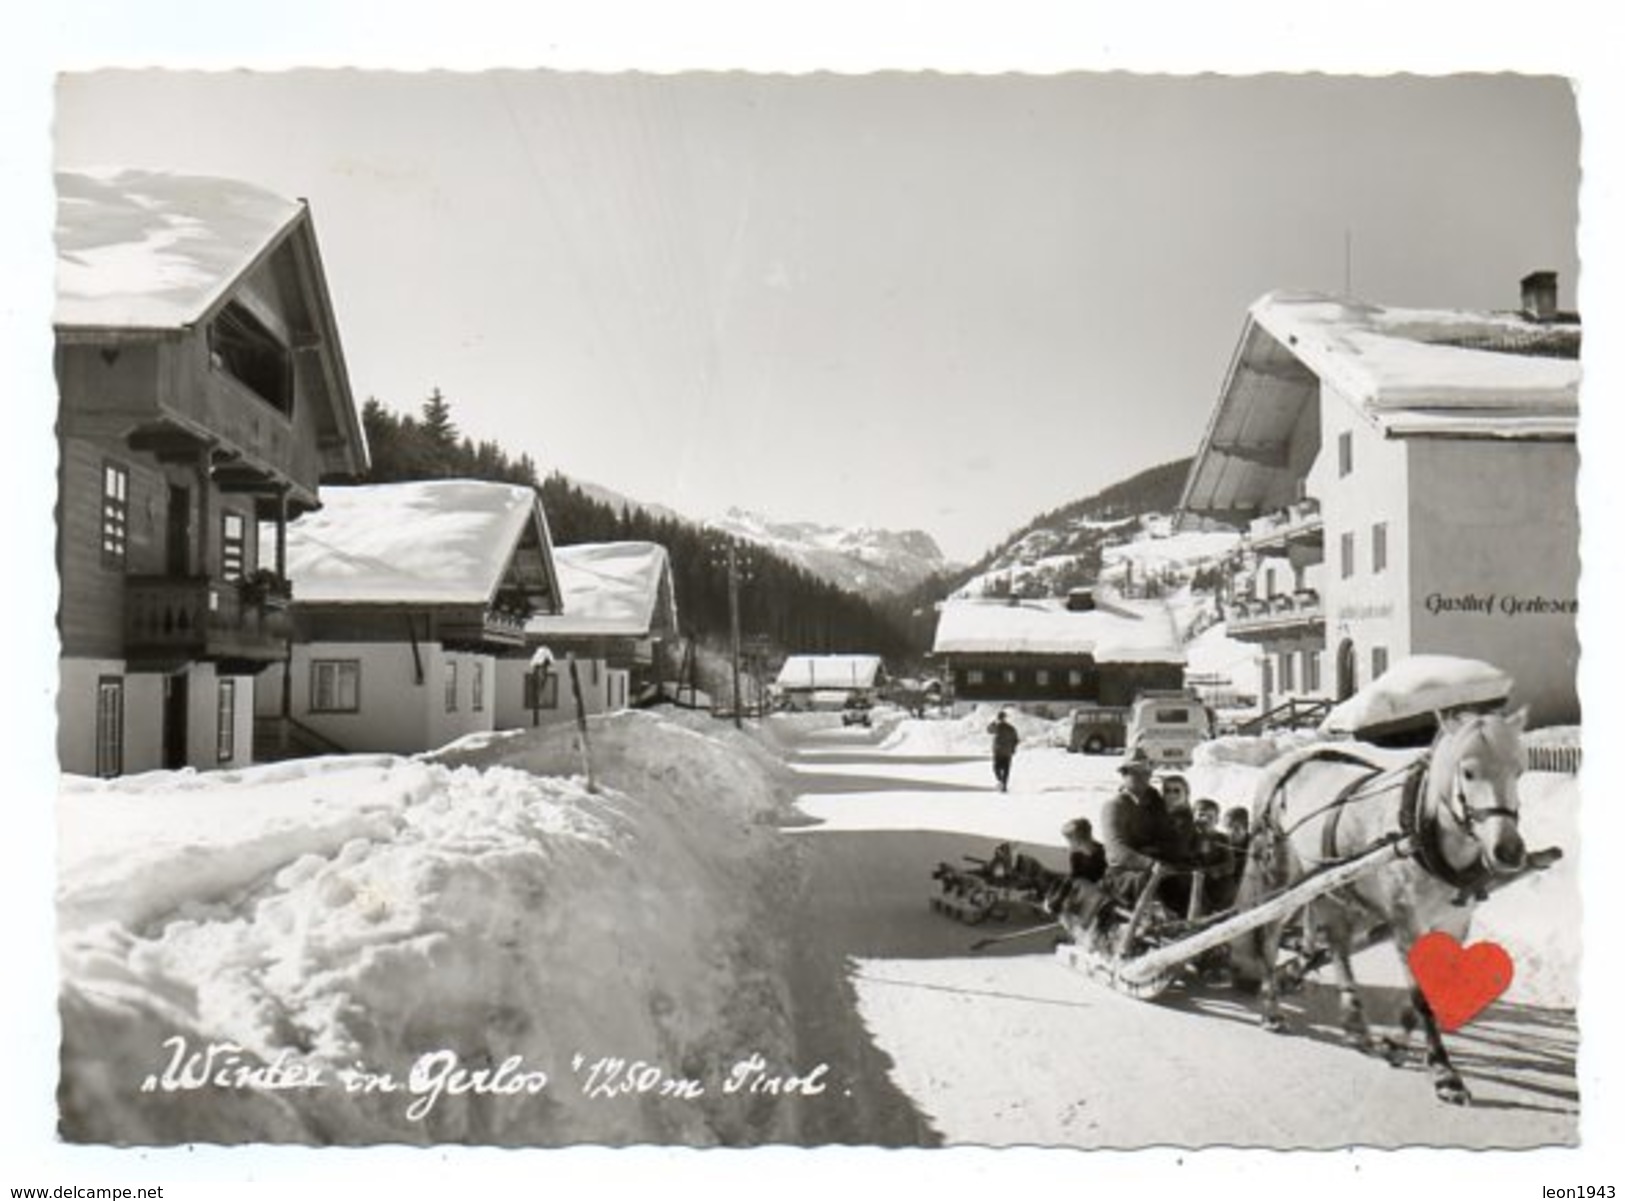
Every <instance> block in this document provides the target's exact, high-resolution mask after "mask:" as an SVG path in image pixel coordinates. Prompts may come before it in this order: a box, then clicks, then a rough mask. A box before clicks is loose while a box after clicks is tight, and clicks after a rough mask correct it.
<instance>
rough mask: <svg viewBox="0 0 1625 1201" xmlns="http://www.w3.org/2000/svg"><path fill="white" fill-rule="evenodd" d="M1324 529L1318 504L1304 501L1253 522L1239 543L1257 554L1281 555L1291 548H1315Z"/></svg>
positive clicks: (1317, 502) (1296, 502)
mask: <svg viewBox="0 0 1625 1201" xmlns="http://www.w3.org/2000/svg"><path fill="white" fill-rule="evenodd" d="M1324 529H1325V522H1324V521H1323V520H1322V519H1321V515H1320V502H1319V501H1318V500H1314V499H1305V500H1300V501H1295V502H1293V503H1292V504H1291V505H1289V506H1288V507H1286V508H1285V509H1280V510H1278V511H1276V512H1274V513H1266V514H1264V515H1263V516H1262V517H1258V518H1256V519H1254V521H1253V522H1252V524H1251V525H1249V526H1248V527H1247V533H1246V534H1245V535H1244V537H1243V539H1242V543H1243V545H1244V546H1245V547H1247V548H1248V549H1250V550H1253V551H1255V552H1257V553H1258V554H1270V553H1275V554H1284V553H1285V552H1286V551H1287V549H1288V548H1289V547H1292V546H1319V545H1320V544H1321V540H1322V537H1323V534H1324Z"/></svg>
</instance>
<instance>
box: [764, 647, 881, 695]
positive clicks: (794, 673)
mask: <svg viewBox="0 0 1625 1201" xmlns="http://www.w3.org/2000/svg"><path fill="white" fill-rule="evenodd" d="M884 668H885V664H884V663H883V662H882V661H881V658H880V656H879V655H791V656H790V657H789V658H788V659H786V660H785V661H784V666H783V667H781V668H780V669H779V679H778V684H779V687H780V688H825V689H829V690H831V691H838V690H840V689H843V688H873V687H875V686H876V684H877V683H878V682H879V678H880V674H881V672H882V671H883V670H884Z"/></svg>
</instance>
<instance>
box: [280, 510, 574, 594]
mask: <svg viewBox="0 0 1625 1201" xmlns="http://www.w3.org/2000/svg"><path fill="white" fill-rule="evenodd" d="M321 499H322V507H321V508H320V509H318V510H317V511H316V512H314V513H307V514H305V515H304V516H303V517H301V518H299V519H298V520H297V521H294V522H291V523H290V524H289V525H288V541H287V565H288V578H289V579H290V580H292V581H293V589H294V598H295V601H296V602H298V603H302V604H486V603H488V602H489V601H490V600H491V599H492V598H493V597H494V595H495V594H496V590H497V585H498V584H499V583H500V582H501V581H502V576H503V573H504V571H505V570H506V568H507V566H508V563H509V560H510V559H511V558H512V556H513V554H514V551H515V550H516V549H517V548H518V546H519V543H520V540H521V538H522V537H523V536H524V534H525V531H526V530H527V528H529V527H530V526H531V524H532V523H537V524H538V525H541V523H542V518H541V508H540V506H539V505H538V503H537V500H536V493H535V491H534V490H533V489H530V488H525V487H521V486H519V485H517V484H494V483H487V482H484V481H481V480H416V481H413V482H410V483H400V484H365V485H360V486H357V487H347V488H323V489H322V491H321ZM542 528H543V529H545V525H544V526H542ZM544 550H550V548H547V547H546V546H545V540H544Z"/></svg>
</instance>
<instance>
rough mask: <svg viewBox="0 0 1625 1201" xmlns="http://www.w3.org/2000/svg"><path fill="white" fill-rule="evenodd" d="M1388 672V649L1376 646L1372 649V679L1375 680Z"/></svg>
mask: <svg viewBox="0 0 1625 1201" xmlns="http://www.w3.org/2000/svg"><path fill="white" fill-rule="evenodd" d="M1387 670H1388V648H1387V647H1386V646H1374V647H1372V648H1371V678H1372V679H1373V680H1374V679H1376V678H1377V677H1378V676H1380V675H1381V674H1382V673H1383V672H1385V671H1387Z"/></svg>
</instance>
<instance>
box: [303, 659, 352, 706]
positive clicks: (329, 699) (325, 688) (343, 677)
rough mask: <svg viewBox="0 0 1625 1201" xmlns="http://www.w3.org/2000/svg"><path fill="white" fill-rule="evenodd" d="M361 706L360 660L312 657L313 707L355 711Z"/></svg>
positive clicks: (311, 692)
mask: <svg viewBox="0 0 1625 1201" xmlns="http://www.w3.org/2000/svg"><path fill="white" fill-rule="evenodd" d="M360 709H361V664H360V663H359V662H358V661H356V660H355V659H313V660H311V663H310V711H311V712H312V713H356V712H359V711H360Z"/></svg>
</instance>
